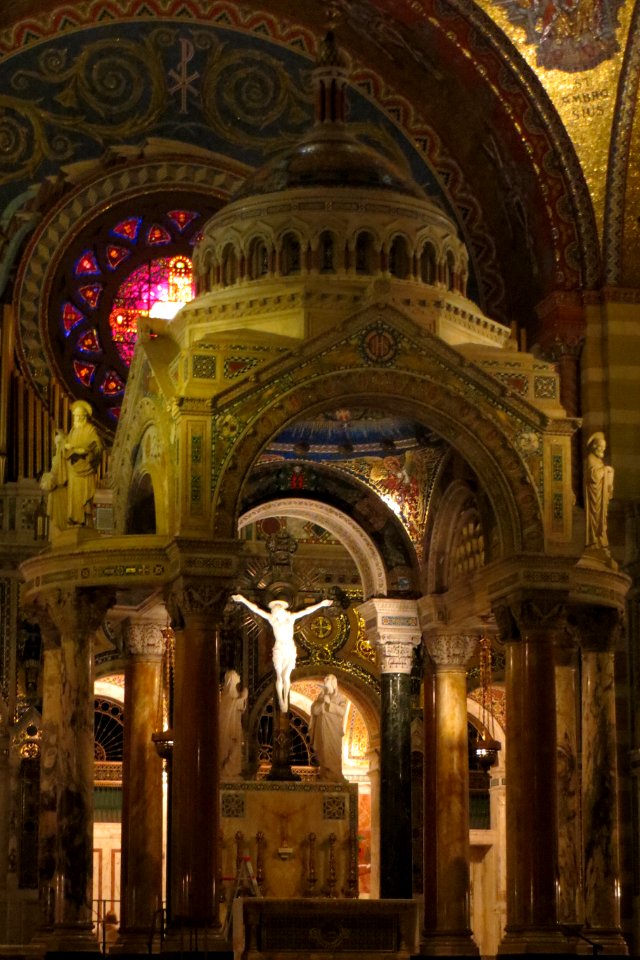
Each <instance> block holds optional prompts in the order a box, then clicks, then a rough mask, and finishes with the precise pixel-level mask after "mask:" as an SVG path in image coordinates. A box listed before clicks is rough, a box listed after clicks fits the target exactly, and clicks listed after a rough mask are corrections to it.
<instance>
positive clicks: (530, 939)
mask: <svg viewBox="0 0 640 960" xmlns="http://www.w3.org/2000/svg"><path fill="white" fill-rule="evenodd" d="M562 617H563V609H562V607H561V606H560V605H559V604H557V603H556V602H555V601H553V600H551V601H549V600H547V599H546V597H544V596H543V597H541V598H539V600H538V599H536V600H528V601H524V602H518V603H514V604H513V605H512V607H511V608H510V615H509V617H507V616H505V611H504V610H501V611H498V612H497V619H498V623H499V626H500V629H501V632H502V634H503V639H505V640H506V641H507V648H506V649H507V656H506V710H507V717H508V724H509V727H508V750H507V757H506V776H507V784H506V804H507V925H506V933H505V936H504V938H503V941H502V943H501V944H500V948H499V953H501V954H510V953H554V952H558V953H563V952H564V951H565V950H566V940H565V938H564V936H563V935H562V933H561V931H560V930H559V927H558V924H557V899H556V897H557V889H556V883H557V871H558V839H557V836H558V833H557V831H558V821H557V740H556V692H555V653H554V642H555V640H556V639H557V638H558V636H559V634H560V631H561V630H562V628H563V626H564V621H563V619H562ZM507 619H509V625H510V629H508V630H507V632H506V633H505V629H504V627H505V622H506V620H507Z"/></svg>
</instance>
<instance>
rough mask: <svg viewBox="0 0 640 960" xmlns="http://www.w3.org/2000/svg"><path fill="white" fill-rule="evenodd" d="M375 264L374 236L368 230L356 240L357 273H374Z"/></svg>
mask: <svg viewBox="0 0 640 960" xmlns="http://www.w3.org/2000/svg"><path fill="white" fill-rule="evenodd" d="M374 263H375V246H374V243H373V236H372V235H371V234H370V233H368V232H367V231H366V230H363V231H362V232H361V233H359V234H358V236H357V238H356V273H365V274H369V273H373V272H374Z"/></svg>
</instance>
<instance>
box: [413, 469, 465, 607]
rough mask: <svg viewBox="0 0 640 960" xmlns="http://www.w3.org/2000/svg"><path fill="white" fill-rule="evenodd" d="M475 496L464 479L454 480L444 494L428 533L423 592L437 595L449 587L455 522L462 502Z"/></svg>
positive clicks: (462, 505)
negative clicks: (429, 540)
mask: <svg viewBox="0 0 640 960" xmlns="http://www.w3.org/2000/svg"><path fill="white" fill-rule="evenodd" d="M471 497H473V499H474V500H475V495H474V493H473V491H472V490H471V489H470V487H469V486H468V484H467V483H466V482H465V481H463V480H454V481H453V483H451V484H450V485H449V486H448V487H447V489H446V490H445V491H444V494H443V496H442V500H441V501H440V503H439V505H438V510H437V514H436V517H435V520H434V523H433V529H432V534H431V549H430V551H429V559H428V563H427V570H426V581H425V592H426V593H439V592H441V591H442V590H447V589H448V588H449V587H450V586H451V583H450V573H451V548H452V543H453V538H454V535H455V533H456V530H457V523H458V519H459V517H460V514H461V512H462V510H463V509H464V506H465V503H466V502H467V500H469V498H471Z"/></svg>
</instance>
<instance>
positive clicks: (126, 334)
mask: <svg viewBox="0 0 640 960" xmlns="http://www.w3.org/2000/svg"><path fill="white" fill-rule="evenodd" d="M192 297H193V277H192V267H191V261H190V260H189V258H188V257H185V256H176V257H162V258H159V259H157V260H153V261H151V263H145V264H144V265H143V266H141V267H138V269H137V270H134V271H133V273H131V274H130V275H129V277H128V278H127V279H126V280H125V281H124V283H122V284H121V285H120V289H119V290H118V292H117V294H116V296H115V297H114V301H113V308H112V310H111V314H110V316H109V325H110V327H111V336H112V338H113V342H114V343H115V346H116V349H117V351H118V353H119V354H120V357H121V358H122V360H123V362H124V363H126V364H127V366H129V364H130V363H131V359H132V357H133V349H134V347H135V343H136V338H137V335H138V320H139V318H140V317H148V316H152V317H158V318H160V319H165V320H170V319H171V318H172V317H173V316H174V315H175V313H176V311H177V310H179V309H180V307H181V306H182V305H183V304H185V303H187V302H188V301H189V300H191V299H192Z"/></svg>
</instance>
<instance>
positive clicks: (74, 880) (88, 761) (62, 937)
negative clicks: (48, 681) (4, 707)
mask: <svg viewBox="0 0 640 960" xmlns="http://www.w3.org/2000/svg"><path fill="white" fill-rule="evenodd" d="M112 602H113V597H112V596H111V595H110V594H108V593H107V592H106V591H98V590H69V591H62V590H57V591H56V592H55V594H52V595H51V596H47V597H46V606H47V610H48V613H49V616H50V617H51V619H52V621H53V622H54V624H55V626H56V627H57V629H58V631H59V633H60V686H59V690H58V697H59V700H60V723H59V726H58V731H57V738H56V739H57V744H56V753H57V758H56V764H55V765H56V831H57V833H56V851H55V873H54V876H53V887H54V896H55V906H54V926H53V931H52V933H51V938H50V949H51V950H55V951H59V952H69V953H71V952H78V951H84V950H89V949H92V950H95V946H96V941H95V936H94V934H93V932H92V928H93V921H92V913H91V896H92V888H91V884H92V874H93V782H94V729H93V723H94V719H93V718H94V706H93V636H94V633H95V631H96V630H97V628H98V627H99V626H100V624H101V622H102V620H103V618H104V616H105V613H106V611H107V609H108V608H109V606H110V605H111V603H112Z"/></svg>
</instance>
